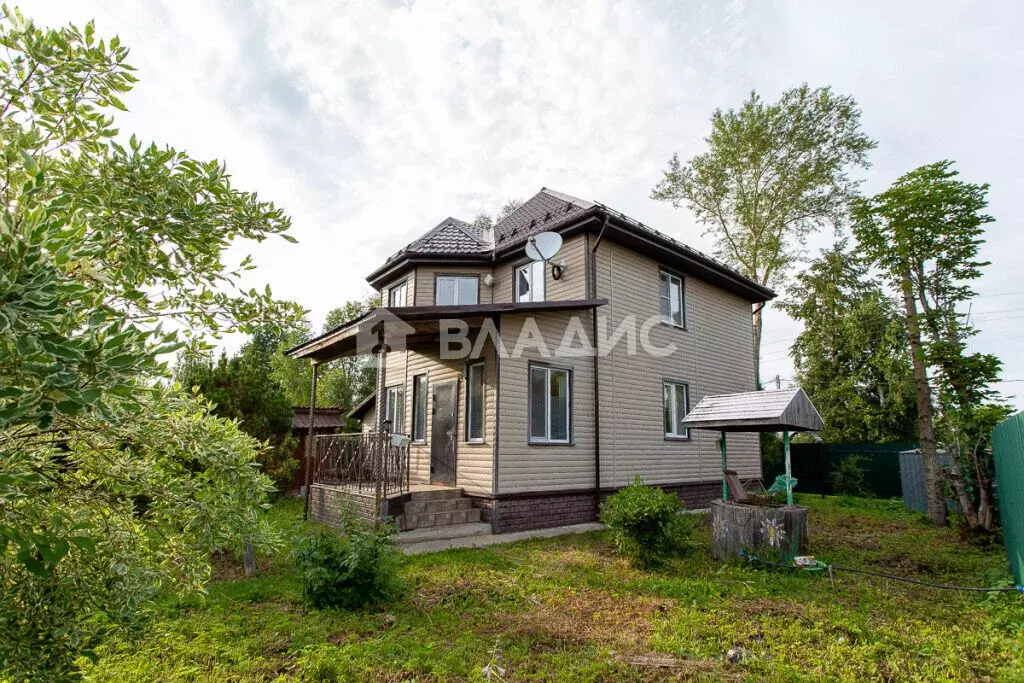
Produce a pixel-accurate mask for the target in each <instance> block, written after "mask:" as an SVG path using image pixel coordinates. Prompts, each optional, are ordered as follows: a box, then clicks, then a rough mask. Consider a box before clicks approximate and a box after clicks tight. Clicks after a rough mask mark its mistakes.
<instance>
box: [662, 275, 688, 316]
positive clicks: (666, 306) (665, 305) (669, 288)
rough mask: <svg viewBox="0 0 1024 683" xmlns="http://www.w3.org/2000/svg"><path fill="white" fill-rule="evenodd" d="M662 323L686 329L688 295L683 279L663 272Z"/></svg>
mask: <svg viewBox="0 0 1024 683" xmlns="http://www.w3.org/2000/svg"><path fill="white" fill-rule="evenodd" d="M660 293H661V321H662V322H665V323H668V324H669V325H675V326H676V327H686V295H685V293H684V290H683V279H682V278H681V277H679V276H678V275H673V274H672V273H668V272H666V271H664V270H663V271H661V292H660Z"/></svg>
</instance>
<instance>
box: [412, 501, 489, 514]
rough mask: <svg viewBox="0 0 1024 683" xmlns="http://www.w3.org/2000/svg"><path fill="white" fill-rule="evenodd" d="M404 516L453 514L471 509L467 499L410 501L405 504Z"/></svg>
mask: <svg viewBox="0 0 1024 683" xmlns="http://www.w3.org/2000/svg"><path fill="white" fill-rule="evenodd" d="M404 507H405V514H407V515H424V514H430V513H434V512H455V511H457V510H468V509H470V508H471V507H473V501H472V500H470V499H469V498H442V499H440V500H419V501H415V500H410V501H409V502H408V503H406V504H405V506H404Z"/></svg>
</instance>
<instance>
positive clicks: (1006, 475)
mask: <svg viewBox="0 0 1024 683" xmlns="http://www.w3.org/2000/svg"><path fill="white" fill-rule="evenodd" d="M992 455H993V457H994V458H995V461H996V487H997V489H998V495H999V515H1000V517H1001V518H1002V520H1003V538H1004V539H1005V540H1006V556H1007V558H1008V559H1009V560H1010V569H1011V570H1012V571H1013V576H1014V578H1015V579H1016V580H1017V585H1021V584H1024V413H1017V414H1016V415H1014V416H1013V417H1010V418H1008V419H1007V420H1005V421H1004V422H1002V423H1000V425H999V426H998V427H996V428H995V429H994V430H992Z"/></svg>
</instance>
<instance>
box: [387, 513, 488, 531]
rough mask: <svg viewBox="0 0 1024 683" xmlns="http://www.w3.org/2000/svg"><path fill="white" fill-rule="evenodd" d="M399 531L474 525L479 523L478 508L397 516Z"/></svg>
mask: <svg viewBox="0 0 1024 683" xmlns="http://www.w3.org/2000/svg"><path fill="white" fill-rule="evenodd" d="M395 521H396V523H397V524H398V528H399V529H403V530H411V529H425V528H429V527H439V526H451V525H453V524H475V523H477V522H479V521H480V508H469V509H465V510H455V511H454V512H427V513H423V514H418V515H411V514H404V515H399V516H398V519H397V520H395Z"/></svg>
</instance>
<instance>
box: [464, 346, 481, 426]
mask: <svg viewBox="0 0 1024 683" xmlns="http://www.w3.org/2000/svg"><path fill="white" fill-rule="evenodd" d="M483 440H484V364H483V363H473V364H472V365H470V366H469V367H468V368H466V441H476V442H478V443H479V442H481V441H483Z"/></svg>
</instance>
